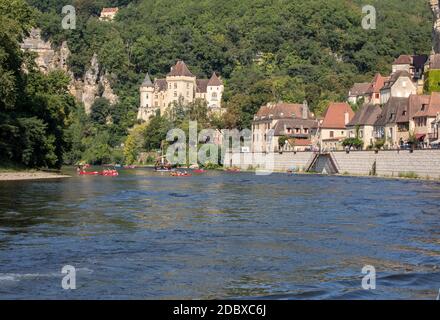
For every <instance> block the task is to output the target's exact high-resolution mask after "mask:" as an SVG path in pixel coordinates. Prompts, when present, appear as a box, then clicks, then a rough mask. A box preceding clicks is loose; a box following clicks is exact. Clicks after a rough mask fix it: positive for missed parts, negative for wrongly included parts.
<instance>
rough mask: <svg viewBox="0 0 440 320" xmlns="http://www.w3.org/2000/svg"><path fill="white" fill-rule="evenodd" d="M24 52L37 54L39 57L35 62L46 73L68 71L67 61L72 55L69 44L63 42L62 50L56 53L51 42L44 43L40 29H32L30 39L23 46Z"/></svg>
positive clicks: (25, 40)
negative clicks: (57, 70)
mask: <svg viewBox="0 0 440 320" xmlns="http://www.w3.org/2000/svg"><path fill="white" fill-rule="evenodd" d="M21 48H22V49H23V50H28V51H31V52H35V53H36V54H37V57H36V59H35V62H36V64H37V66H38V68H40V70H41V71H42V72H44V73H47V72H50V71H53V70H56V69H62V70H64V71H68V70H67V59H68V58H69V55H70V50H69V47H68V46H67V42H65V41H64V42H63V43H62V45H61V47H60V49H59V50H57V51H55V50H53V49H52V43H51V42H50V41H44V40H43V39H42V38H41V31H40V30H39V29H32V30H31V32H30V35H29V37H28V38H26V39H24V41H23V43H22V44H21Z"/></svg>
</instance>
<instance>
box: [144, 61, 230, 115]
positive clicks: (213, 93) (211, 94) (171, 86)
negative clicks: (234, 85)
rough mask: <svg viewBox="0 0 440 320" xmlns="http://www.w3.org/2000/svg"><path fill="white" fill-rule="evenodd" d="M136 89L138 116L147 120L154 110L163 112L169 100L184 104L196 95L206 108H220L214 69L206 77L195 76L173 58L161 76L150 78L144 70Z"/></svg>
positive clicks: (219, 85)
mask: <svg viewBox="0 0 440 320" xmlns="http://www.w3.org/2000/svg"><path fill="white" fill-rule="evenodd" d="M139 91H140V107H139V111H138V119H142V120H144V121H148V120H149V119H150V117H151V116H153V115H155V114H156V113H157V112H160V114H165V112H166V111H167V109H168V107H170V106H172V105H173V104H177V103H182V104H183V105H187V104H190V103H192V102H194V101H195V100H197V99H201V100H203V101H205V102H206V104H207V106H208V108H209V110H210V111H220V110H221V100H222V96H223V91H224V86H223V82H222V81H221V79H220V78H219V77H218V76H217V75H216V73H213V74H212V76H211V78H210V79H197V78H196V76H195V75H193V74H192V73H191V71H190V70H189V69H188V67H187V66H186V64H185V62H183V61H177V63H176V65H175V66H173V67H171V70H170V72H169V73H168V74H167V76H166V78H165V79H156V80H155V81H154V82H152V80H151V78H150V75H149V74H147V75H146V76H145V80H144V82H143V83H142V85H141V87H140V89H139Z"/></svg>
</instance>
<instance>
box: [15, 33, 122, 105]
mask: <svg viewBox="0 0 440 320" xmlns="http://www.w3.org/2000/svg"><path fill="white" fill-rule="evenodd" d="M21 47H22V49H23V50H29V51H32V52H35V53H36V54H37V57H36V59H35V62H36V64H37V66H38V67H39V68H40V70H41V71H42V72H44V73H47V72H50V71H53V70H57V69H62V70H64V71H66V72H67V74H69V76H70V77H71V83H70V92H71V94H72V95H73V96H75V97H76V99H77V100H78V101H79V102H82V103H83V104H84V108H85V111H86V112H87V113H89V112H90V108H91V106H92V104H93V102H94V101H95V100H96V99H97V98H99V97H104V98H106V99H107V100H109V101H110V103H111V104H115V103H116V102H117V101H118V96H117V95H116V94H115V93H114V92H113V89H112V87H111V85H110V75H109V74H108V73H106V72H104V71H103V70H101V68H100V65H99V62H98V57H97V55H96V54H94V55H93V57H92V60H91V62H90V67H89V69H88V70H87V72H86V73H85V74H84V76H83V77H82V78H80V79H76V78H75V77H74V75H73V73H72V72H70V70H69V68H68V65H67V59H68V58H69V56H70V50H69V47H68V45H67V42H66V41H64V42H63V43H62V44H61V46H60V47H59V48H58V49H54V48H53V46H52V43H51V42H50V41H44V40H43V39H42V37H41V31H40V30H39V29H33V30H32V31H31V33H30V36H29V37H28V38H26V39H25V40H24V41H23V43H22V45H21Z"/></svg>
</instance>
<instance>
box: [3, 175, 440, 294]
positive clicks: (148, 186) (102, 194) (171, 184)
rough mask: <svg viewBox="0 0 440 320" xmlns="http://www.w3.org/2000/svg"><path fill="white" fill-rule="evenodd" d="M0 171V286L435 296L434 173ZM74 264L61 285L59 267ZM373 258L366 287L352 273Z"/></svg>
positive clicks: (46, 290) (439, 212)
mask: <svg viewBox="0 0 440 320" xmlns="http://www.w3.org/2000/svg"><path fill="white" fill-rule="evenodd" d="M66 170H67V172H68V173H70V174H72V175H73V177H72V178H70V179H61V180H56V181H54V180H51V181H49V180H48V181H28V182H24V181H21V182H0V298H1V299H28V298H30V299H222V298H232V299H242V298H250V299H259V298H265V299H267V298H268V299H435V298H436V297H437V294H438V291H439V288H440V209H439V208H440V206H439V204H440V183H438V182H425V181H411V180H392V179H374V178H353V177H327V176H319V175H295V176H288V175H285V174H272V175H270V176H256V175H254V174H252V173H223V172H216V171H213V172H209V173H206V174H202V175H195V176H192V177H178V178H176V177H170V176H168V175H167V174H163V173H162V174H161V173H155V172H153V171H152V170H151V169H135V170H121V171H120V173H121V174H120V176H119V177H102V176H98V177H91V176H89V177H85V176H81V177H78V176H75V174H74V172H73V171H71V170H70V169H66ZM65 265H71V266H73V267H74V268H75V270H76V289H75V290H64V289H63V288H62V286H61V282H62V279H63V277H64V276H65V275H64V274H62V273H61V269H62V267H63V266H65ZM366 265H371V266H374V267H375V270H376V277H377V279H376V289H374V290H364V289H363V288H362V286H361V283H362V278H363V277H364V275H363V274H362V272H361V271H362V268H363V267H364V266H366Z"/></svg>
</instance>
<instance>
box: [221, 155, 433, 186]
mask: <svg viewBox="0 0 440 320" xmlns="http://www.w3.org/2000/svg"><path fill="white" fill-rule="evenodd" d="M330 155H331V157H328V156H327V157H326V158H325V159H320V160H322V161H333V162H334V165H335V166H336V168H337V171H338V173H339V174H348V175H371V174H374V171H375V173H376V175H377V176H384V177H399V176H401V177H405V176H413V177H414V176H417V177H419V178H423V179H440V150H415V151H414V152H413V153H410V152H409V151H408V150H401V151H400V152H397V151H395V150H394V151H379V152H378V153H375V152H374V151H351V152H350V153H346V152H345V151H338V152H331V153H330ZM314 157H315V154H314V153H312V152H296V153H294V152H283V153H282V154H280V153H270V154H264V153H226V154H225V158H224V159H225V160H224V165H225V167H232V166H233V167H239V168H241V169H242V170H249V169H257V168H259V169H261V170H268V171H271V170H272V171H276V172H286V171H287V170H290V169H294V170H296V171H300V172H304V171H305V170H306V169H307V167H308V166H310V164H311V162H312V161H313V159H314ZM271 163H273V165H272V164H271ZM316 167H317V168H324V167H325V163H323V164H320V165H318V166H316ZM318 173H320V172H319V169H318Z"/></svg>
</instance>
